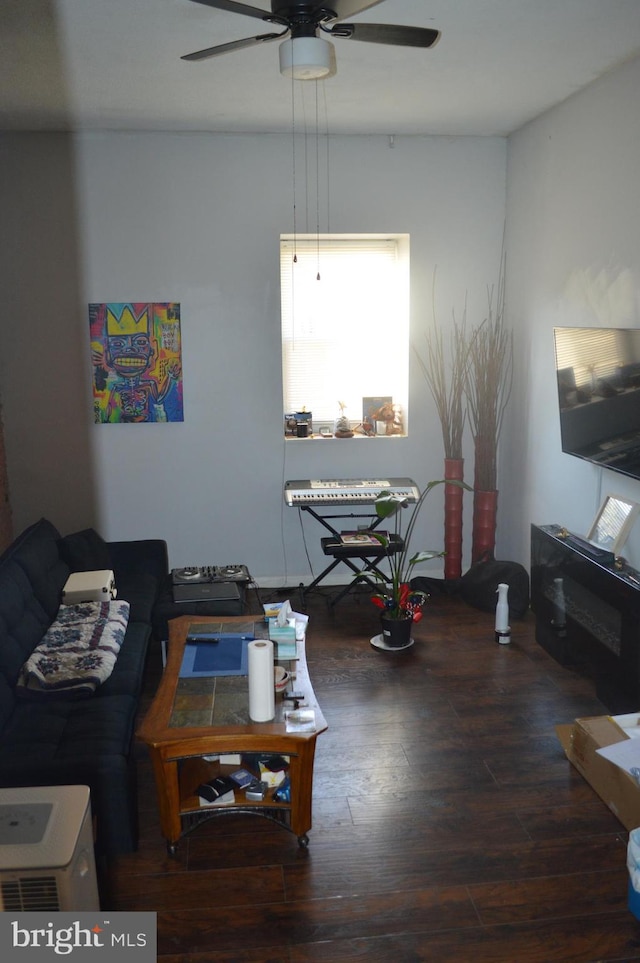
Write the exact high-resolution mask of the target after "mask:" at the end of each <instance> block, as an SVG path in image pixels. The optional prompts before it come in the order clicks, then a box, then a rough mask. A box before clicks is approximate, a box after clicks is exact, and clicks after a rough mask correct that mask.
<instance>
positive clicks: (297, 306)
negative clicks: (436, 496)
mask: <svg viewBox="0 0 640 963" xmlns="http://www.w3.org/2000/svg"><path fill="white" fill-rule="evenodd" d="M294 255H295V258H296V260H295V261H294ZM280 270H281V295H282V298H281V307H282V365H283V386H284V397H283V404H284V413H285V414H288V413H292V412H296V411H301V410H302V409H303V408H305V409H306V410H307V411H310V412H311V413H312V416H313V424H314V426H315V425H317V424H318V423H319V422H331V423H332V422H334V421H335V419H336V417H337V416H338V415H339V414H340V410H339V403H340V402H342V403H344V404H345V405H346V409H345V414H346V415H347V417H348V418H349V419H350V420H351V421H352V422H354V423H358V422H360V421H361V419H362V399H363V398H364V397H388V396H390V397H391V398H392V399H393V402H394V403H395V404H399V405H401V406H402V408H403V414H404V419H405V425H406V401H407V393H408V392H407V383H408V357H409V263H408V238H407V237H406V235H399V236H393V237H380V236H375V237H370V236H367V237H363V236H357V237H346V236H342V235H340V236H335V235H334V236H331V237H328V236H320V237H316V236H313V237H308V236H306V237H303V238H301V237H299V236H298V237H297V238H295V239H292V238H290V237H283V238H282V239H281V244H280Z"/></svg>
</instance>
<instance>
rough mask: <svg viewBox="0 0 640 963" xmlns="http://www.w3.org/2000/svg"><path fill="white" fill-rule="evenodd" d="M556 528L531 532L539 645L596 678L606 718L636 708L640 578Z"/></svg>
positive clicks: (639, 661) (638, 696)
mask: <svg viewBox="0 0 640 963" xmlns="http://www.w3.org/2000/svg"><path fill="white" fill-rule="evenodd" d="M581 542H585V540H580V539H576V538H575V537H572V536H571V534H570V533H568V532H567V531H566V530H565V529H563V528H561V527H560V526H559V525H532V526H531V608H532V609H533V611H534V613H535V617H536V640H537V642H538V643H539V644H540V645H541V646H542V647H543V648H544V649H545V650H546V651H547V652H549V654H550V655H552V656H553V657H554V658H555V659H556V660H557V661H558V662H560V663H561V664H562V665H567V666H574V667H576V668H578V669H579V670H580V671H582V672H583V673H585V674H588V675H590V676H591V677H593V679H594V682H595V687H596V694H597V696H598V698H599V699H600V700H601V701H602V702H603V703H604V704H605V705H606V706H607V708H608V709H609V711H611V712H627V711H636V710H637V709H638V704H639V703H640V572H638V571H636V569H633V568H631V567H630V566H628V565H620V567H617V566H616V562H615V559H613V557H612V556H611V553H610V552H609V553H606V556H609V557H610V558H609V557H605V558H598V557H594V555H593V554H592V552H591V549H592V548H593V546H591V543H589V542H586V543H585V544H581Z"/></svg>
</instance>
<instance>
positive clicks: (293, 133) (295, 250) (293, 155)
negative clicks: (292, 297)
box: [291, 76, 298, 264]
mask: <svg viewBox="0 0 640 963" xmlns="http://www.w3.org/2000/svg"><path fill="white" fill-rule="evenodd" d="M291 166H292V178H291V179H292V186H293V263H294V264H297V263H298V231H297V226H296V222H297V211H296V91H295V82H294V79H293V76H292V77H291Z"/></svg>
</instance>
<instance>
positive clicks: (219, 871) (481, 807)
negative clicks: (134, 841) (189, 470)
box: [109, 593, 640, 963]
mask: <svg viewBox="0 0 640 963" xmlns="http://www.w3.org/2000/svg"><path fill="white" fill-rule="evenodd" d="M272 597H274V595H273V593H272ZM275 597H280V598H281V597H282V594H281V593H280V594H278V593H276V595H275ZM266 600H267V596H266V594H265V595H264V597H263V598H262V599H261V600H260V601H266ZM293 601H294V604H295V602H296V599H295V598H294V600H293ZM252 611H259V606H258V604H257V600H256V599H253V601H252ZM308 612H309V615H310V630H309V634H308V641H307V651H308V661H309V667H310V672H311V677H312V681H313V683H314V688H315V690H316V694H317V696H318V698H319V701H320V704H321V705H322V708H323V711H324V714H325V716H326V718H327V721H328V724H329V729H328V731H327V732H325V733H324V734H322V735H321V736H320V737H319V738H318V744H317V752H316V767H315V788H314V819H313V829H312V831H311V833H310V846H309V849H308V850H307V851H305V850H302V849H300V848H299V847H298V843H297V840H296V839H295V837H293V836H292V835H291V834H290V833H288V832H287V831H286V830H284V829H283V828H281V827H278V826H276V825H273V824H272V823H269V822H267V821H266V820H263V819H260V818H258V817H253V816H241V815H237V816H233V815H231V814H229V815H226V816H224V817H221V818H219V819H216V820H213V821H211V822H209V823H207V824H205V825H203V826H201V827H200V828H199V829H197V830H196V831H195V832H194V833H193V834H192V835H191V836H188V837H186V838H185V839H184V840H183V841H182V842H181V844H180V847H179V851H178V855H177V856H176V857H170V856H168V855H167V852H166V848H165V845H164V842H163V840H162V839H161V837H160V833H159V825H158V814H157V808H156V804H155V791H154V785H153V780H152V775H151V770H150V767H149V764H148V761H147V759H146V757H145V754H144V751H141V753H140V814H141V824H142V826H141V842H140V849H139V851H138V852H137V853H135V854H133V855H131V856H127V857H123V858H121V859H120V860H119V861H118V862H117V863H116V864H115V866H114V869H113V873H112V877H111V886H112V895H111V897H110V898H109V902H110V906H109V908H111V909H115V910H155V911H157V914H158V958H159V960H161V961H163V963H174V961H176V963H177V961H190V963H206V961H211V963H213V961H216V963H217V961H224V963H312V961H313V963H320V961H322V963H340V961H346V960H367V961H380V963H389V961H396V963H413V961H420V960H427V961H434V963H436V961H437V963H466V961H473V963H488V961H491V963H501V961H505V963H555V961H562V963H565V961H576V963H585V961H614V960H615V961H623V960H639V959H640V923H638V922H637V921H636V920H635V918H634V917H633V916H632V915H631V914H630V913H629V911H628V909H627V904H626V890H627V879H628V876H627V870H626V866H625V859H626V843H627V834H626V832H625V830H624V828H623V827H622V826H621V824H620V823H619V822H618V821H617V820H616V819H615V817H614V816H613V815H612V814H611V813H610V812H609V810H608V809H607V808H606V806H605V805H604V804H603V803H602V802H601V801H600V800H599V798H598V797H597V796H596V795H595V793H594V792H593V791H592V790H591V788H590V787H589V786H588V785H587V784H586V783H585V782H584V780H583V779H582V778H581V777H580V776H579V775H578V774H577V772H576V771H575V770H574V769H573V768H572V767H571V766H570V764H569V763H568V762H567V760H566V758H565V756H564V754H563V752H562V750H561V748H560V745H559V743H558V741H557V739H556V736H555V732H554V725H555V724H557V723H562V722H568V721H571V720H572V719H573V718H575V717H577V716H582V715H594V714H596V715H599V714H602V713H604V712H606V710H605V708H604V706H603V705H602V704H601V703H599V702H598V700H597V699H596V697H595V694H594V689H593V684H592V682H591V681H590V680H588V679H584V678H582V677H581V676H580V675H578V674H577V673H574V672H573V671H572V670H569V669H567V668H563V667H561V666H560V665H558V664H556V663H555V662H554V661H553V660H552V659H551V658H550V657H549V656H548V655H547V654H546V653H545V652H544V651H543V650H542V649H541V648H540V647H539V646H538V645H537V644H536V642H535V640H534V627H533V617H532V615H531V614H529V615H528V616H527V618H526V619H525V620H523V621H521V622H517V623H514V626H513V635H512V642H511V644H510V645H508V646H500V645H497V644H496V643H495V642H494V639H493V621H494V620H493V617H492V616H490V615H485V614H483V613H481V612H479V611H476V610H475V609H471V608H469V607H468V606H466V605H465V604H464V603H462V602H461V601H459V600H457V599H451V598H447V597H444V596H436V597H434V598H432V600H431V601H430V603H429V605H428V608H427V609H426V611H425V617H424V619H423V620H422V621H421V622H420V623H419V624H418V625H417V626H416V629H415V632H414V637H415V645H414V646H413V647H412V648H410V649H407V650H406V651H403V652H397V653H386V652H380V651H378V650H376V649H374V648H373V647H372V646H371V645H370V643H369V639H370V637H371V636H373V635H375V634H376V633H377V631H378V620H377V614H376V610H375V609H374V607H373V606H372V605H371V604H370V602H369V601H368V599H367V598H366V596H361V597H359V598H353V597H352V596H349V597H348V598H347V599H346V600H345V601H343V602H341V603H340V604H339V605H338V606H337V607H336V608H335V610H333V611H332V610H330V609H329V608H328V607H327V605H326V601H325V599H324V597H323V596H322V595H321V594H316V595H314V596H312V597H311V598H309V599H308ZM159 671H160V667H159V658H158V657H157V655H156V654H154V657H153V658H152V661H151V664H150V667H149V671H148V681H147V686H146V693H145V697H146V698H147V699H148V698H149V697H150V695H151V694H152V692H153V691H154V688H155V686H156V684H157V680H158V674H159Z"/></svg>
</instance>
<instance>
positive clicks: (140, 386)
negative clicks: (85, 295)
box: [89, 301, 184, 424]
mask: <svg viewBox="0 0 640 963" xmlns="http://www.w3.org/2000/svg"><path fill="white" fill-rule="evenodd" d="M89 326H90V334H91V362H92V367H93V418H94V422H95V423H96V424H140V423H152V422H167V421H184V411H183V392H182V342H181V336H180V305H179V303H178V302H176V301H162V302H133V301H126V302H121V301H117V302H116V301H108V302H102V303H96V304H90V305H89Z"/></svg>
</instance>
